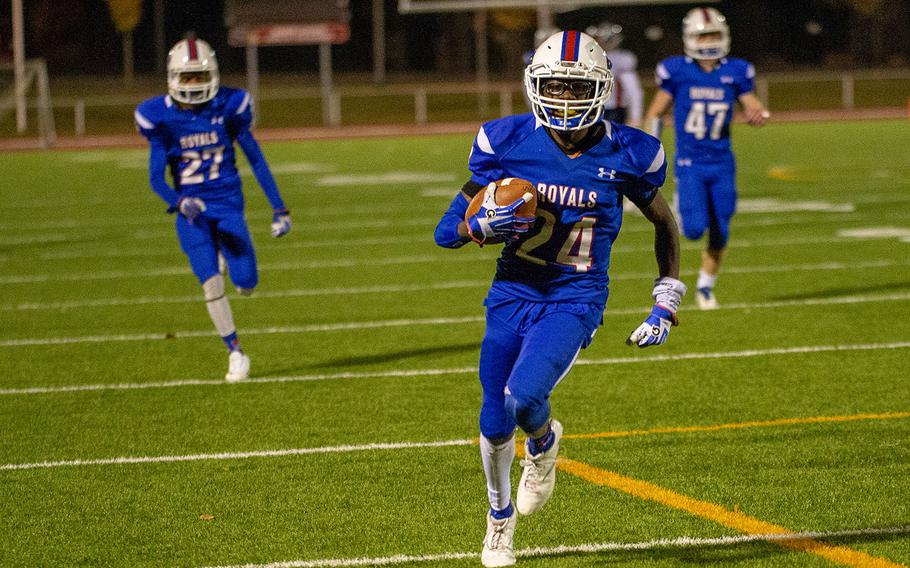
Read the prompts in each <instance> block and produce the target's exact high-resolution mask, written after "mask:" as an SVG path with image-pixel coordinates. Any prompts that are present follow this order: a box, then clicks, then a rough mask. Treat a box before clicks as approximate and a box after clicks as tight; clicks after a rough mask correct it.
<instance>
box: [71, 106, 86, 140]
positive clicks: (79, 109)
mask: <svg viewBox="0 0 910 568" xmlns="http://www.w3.org/2000/svg"><path fill="white" fill-rule="evenodd" d="M73 124H74V128H75V131H76V136H85V101H84V100H82V99H79V100H78V101H76V104H74V105H73Z"/></svg>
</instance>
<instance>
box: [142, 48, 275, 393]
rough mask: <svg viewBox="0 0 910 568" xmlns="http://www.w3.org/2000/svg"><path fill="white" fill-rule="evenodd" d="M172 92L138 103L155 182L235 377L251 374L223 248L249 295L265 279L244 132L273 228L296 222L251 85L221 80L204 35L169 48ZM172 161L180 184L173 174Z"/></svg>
mask: <svg viewBox="0 0 910 568" xmlns="http://www.w3.org/2000/svg"><path fill="white" fill-rule="evenodd" d="M167 70H168V81H167V83H168V95H167V96H159V97H154V98H151V99H148V100H146V101H144V102H143V103H142V104H140V105H139V107H138V108H137V109H136V113H135V119H136V126H137V127H138V129H139V132H141V133H142V135H143V136H145V137H146V138H147V139H148V142H149V146H150V147H151V155H150V157H149V180H150V182H151V185H152V189H154V190H155V193H157V194H158V195H159V196H160V197H161V199H163V200H164V201H165V203H167V205H168V212H169V213H174V212H176V213H177V216H176V227H177V237H178V239H179V240H180V246H181V248H182V249H183V252H184V253H186V255H187V257H188V258H189V261H190V265H191V266H192V268H193V272H194V273H195V274H196V277H197V278H199V282H201V283H202V290H203V293H204V296H205V301H206V306H207V307H208V311H209V315H210V316H211V318H212V322H213V323H214V324H215V328H216V329H217V330H218V334H219V335H221V337H222V339H223V340H224V343H225V345H226V346H227V348H228V352H229V356H228V373H227V375H226V376H225V378H226V379H227V380H228V381H238V380H241V379H245V378H246V377H247V376H249V372H250V358H249V357H248V356H247V355H246V354H245V353H244V352H243V351H242V350H241V349H240V342H239V340H238V339H237V330H236V328H235V326H234V318H233V315H232V314H231V306H230V304H229V303H228V300H227V297H226V296H225V294H224V278H223V277H222V275H221V273H220V270H219V255H220V256H221V257H222V258H223V259H224V261H225V263H226V265H227V269H228V270H229V271H230V276H231V280H232V281H233V283H234V285H235V286H236V287H237V291H238V292H239V293H240V294H243V295H245V296H246V295H249V294H251V293H252V292H253V289H254V288H255V287H256V284H257V282H258V274H257V270H256V253H255V252H254V250H253V241H252V239H251V238H250V233H249V229H248V228H247V225H246V219H245V218H244V214H243V207H244V202H243V193H242V191H241V183H240V175H239V174H238V173H237V165H236V163H235V158H234V141H235V140H236V141H237V143H238V144H239V145H240V147H241V148H242V149H243V152H244V154H246V157H247V159H248V160H249V162H250V166H252V168H253V172H254V174H255V175H256V179H257V180H258V181H259V185H261V186H262V189H263V191H264V192H265V195H266V197H267V198H268V200H269V203H270V204H271V206H272V210H273V218H272V227H271V229H272V236H273V237H281V236H283V235H286V234H287V233H288V231H290V230H291V218H290V212H289V211H288V210H287V208H286V207H285V206H284V202H283V201H282V200H281V195H280V194H279V193H278V187H277V186H276V185H275V180H274V179H273V178H272V174H271V172H270V171H269V167H268V164H267V163H266V161H265V157H264V156H263V155H262V151H261V150H260V149H259V144H257V143H256V140H255V139H254V138H253V134H252V132H251V131H250V128H251V125H252V120H253V105H252V101H251V100H250V95H249V93H247V92H245V91H243V90H241V89H231V88H227V87H220V86H219V76H218V62H217V60H216V59H215V52H214V51H212V49H211V47H209V45H208V44H207V43H206V42H204V41H202V40H198V39H189V40H182V41H179V42H178V43H177V44H176V45H175V46H174V47H173V48H172V49H171V51H170V52H169V53H168V62H167ZM166 169H169V170H170V173H171V176H172V179H173V187H171V186H170V185H168V183H167V181H166V180H165V170H166Z"/></svg>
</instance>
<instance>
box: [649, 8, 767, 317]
mask: <svg viewBox="0 0 910 568" xmlns="http://www.w3.org/2000/svg"><path fill="white" fill-rule="evenodd" d="M683 44H684V46H685V53H686V55H685V56H675V57H670V58H669V59H665V60H664V61H662V62H661V63H660V64H659V65H658V66H657V83H658V86H659V87H660V88H659V89H658V90H657V94H656V95H655V96H654V100H653V101H652V102H651V106H650V107H649V108H648V112H647V113H646V114H645V124H646V125H648V128H649V129H650V131H651V133H652V134H654V135H655V136H660V116H661V115H663V114H664V112H665V111H666V110H667V108H669V106H670V104H671V103H672V104H673V118H674V127H675V131H676V167H675V169H674V175H675V178H676V205H677V208H678V211H679V217H680V224H681V225H682V230H683V234H684V235H685V236H686V238H687V239H690V240H698V239H700V238H701V237H702V235H704V234H705V231H707V232H708V243H707V246H706V248H705V250H704V251H703V252H702V261H701V270H700V272H699V274H698V281H697V283H696V286H695V287H696V294H695V297H696V299H697V301H698V306H699V307H700V308H701V309H704V310H707V309H714V308H716V307H717V299H716V298H715V296H714V284H715V282H716V280H717V273H718V271H719V269H720V264H721V261H722V260H723V257H724V253H725V252H726V250H727V241H728V239H729V237H730V219H731V218H732V217H733V213H734V211H735V210H736V164H735V161H734V158H733V151H732V150H731V149H730V119H731V118H732V116H733V106H734V105H735V103H736V101H737V100H738V101H739V102H740V103H741V104H742V106H743V111H744V112H745V115H746V119H747V120H748V121H749V124H751V125H752V126H762V125H763V124H764V123H765V120H766V119H767V118H769V117H770V114H769V113H768V112H767V111H766V110H765V107H764V106H763V105H762V103H761V101H760V100H758V97H756V96H755V94H754V93H753V92H752V80H753V79H754V78H755V68H754V67H752V65H751V64H750V63H749V62H748V61H744V60H742V59H736V58H733V57H727V54H728V53H729V52H730V28H729V27H728V26H727V21H726V19H725V18H724V17H723V15H721V13H720V12H718V11H717V10H715V9H714V8H694V9H693V10H690V11H689V13H688V14H687V15H686V17H685V18H684V19H683Z"/></svg>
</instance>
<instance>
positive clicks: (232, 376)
mask: <svg viewBox="0 0 910 568" xmlns="http://www.w3.org/2000/svg"><path fill="white" fill-rule="evenodd" d="M249 376H250V358H249V357H247V355H246V354H245V353H244V352H243V351H231V355H230V356H229V357H228V372H227V375H225V376H224V380H226V381H227V382H229V383H236V382H237V381H242V380H243V379H246V378H247V377H249Z"/></svg>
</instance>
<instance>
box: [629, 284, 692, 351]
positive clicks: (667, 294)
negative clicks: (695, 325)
mask: <svg viewBox="0 0 910 568" xmlns="http://www.w3.org/2000/svg"><path fill="white" fill-rule="evenodd" d="M685 293H686V285H685V284H683V283H682V282H680V281H679V280H676V279H675V278H670V277H668V276H666V277H664V278H658V279H657V280H655V281H654V290H653V292H652V293H651V295H652V296H654V307H653V308H652V309H651V313H650V314H649V315H648V317H647V319H645V321H644V322H643V323H642V324H641V325H639V326H638V327H637V328H636V329H635V331H633V332H632V334H631V335H629V338H628V339H627V340H626V345H633V344H635V345H638V346H639V347H642V348H644V347H650V346H651V345H660V344H662V343H664V342H665V341H667V337H668V336H669V335H670V327H671V326H674V325H679V320H678V319H677V318H676V310H677V309H678V308H679V304H680V303H681V302H682V298H683V296H684V295H685Z"/></svg>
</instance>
